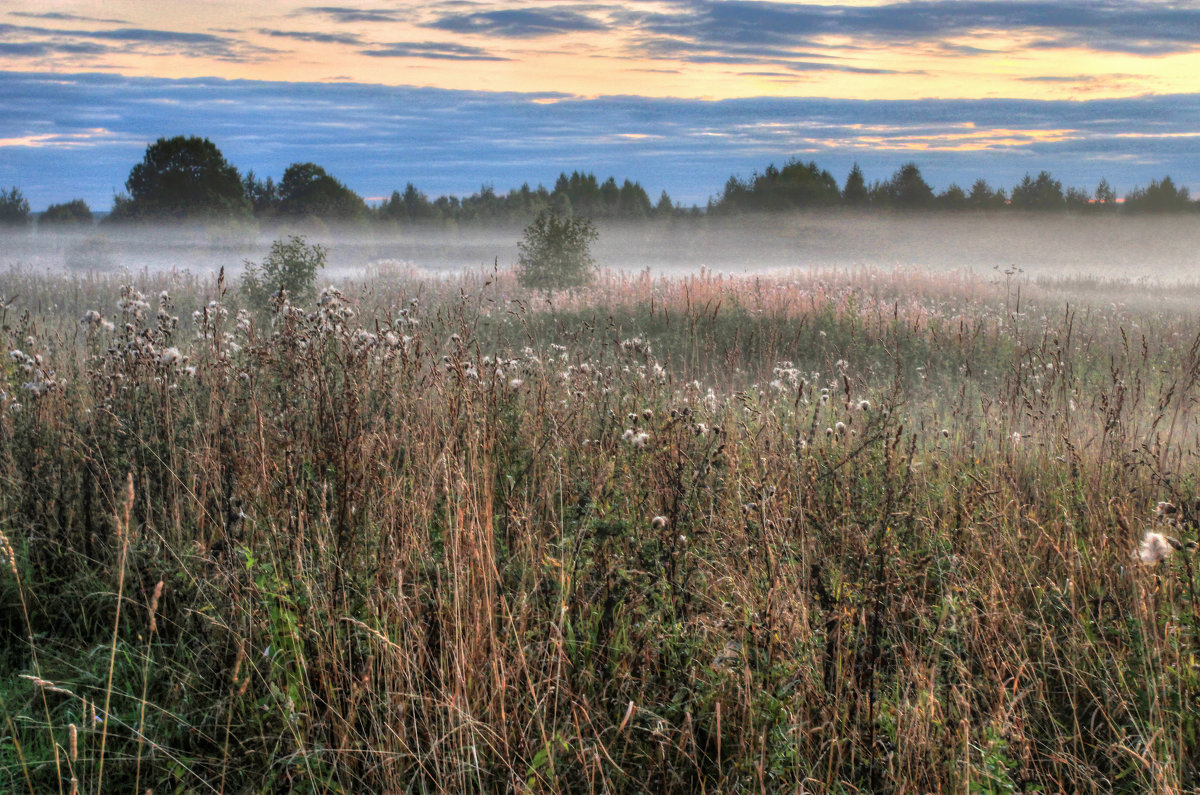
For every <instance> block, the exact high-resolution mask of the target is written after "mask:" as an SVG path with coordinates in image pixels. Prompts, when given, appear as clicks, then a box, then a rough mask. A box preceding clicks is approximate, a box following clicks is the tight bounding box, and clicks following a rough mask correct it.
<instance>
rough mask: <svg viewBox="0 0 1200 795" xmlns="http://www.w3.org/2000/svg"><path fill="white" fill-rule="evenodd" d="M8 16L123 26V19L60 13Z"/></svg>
mask: <svg viewBox="0 0 1200 795" xmlns="http://www.w3.org/2000/svg"><path fill="white" fill-rule="evenodd" d="M8 13H9V16H14V17H25V18H26V19H50V20H55V21H60V22H103V23H107V24H113V25H124V24H125V20H123V19H105V18H104V17H87V16H82V15H80V14H67V13H64V12H62V11H43V12H41V13H35V12H32V11H9V12H8Z"/></svg>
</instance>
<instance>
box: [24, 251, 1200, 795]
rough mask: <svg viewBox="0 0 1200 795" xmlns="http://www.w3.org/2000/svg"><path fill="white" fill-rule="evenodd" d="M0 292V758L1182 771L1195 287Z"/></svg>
mask: <svg viewBox="0 0 1200 795" xmlns="http://www.w3.org/2000/svg"><path fill="white" fill-rule="evenodd" d="M0 294H2V295H3V296H4V297H5V299H6V300H5V303H4V308H3V310H0V324H2V325H3V332H4V335H5V340H6V345H7V348H6V350H5V352H4V353H5V359H4V364H3V368H4V369H3V373H4V381H5V383H4V384H3V386H2V387H0V389H2V390H3V397H2V398H0V531H2V532H3V538H4V540H3V542H2V543H0V546H2V547H4V563H5V566H4V568H3V571H2V572H0V621H2V622H3V631H4V632H5V635H6V638H5V643H3V644H2V645H0V649H3V650H4V651H3V652H2V653H0V705H2V710H3V721H4V723H3V725H2V726H0V786H3V788H4V789H5V790H6V791H13V792H18V791H27V792H48V791H64V792H66V791H75V790H76V789H78V791H83V792H97V791H139V792H140V791H144V790H146V789H153V790H154V791H155V792H168V791H196V792H204V791H218V792H226V791H228V792H238V791H283V790H296V791H319V792H365V791H390V792H400V791H413V792H418V791H423V792H434V791H442V792H483V791H535V792H537V791H602V790H603V791H631V792H641V791H664V792H696V791H709V792H715V791H731V790H746V791H749V790H754V791H788V792H792V791H805V792H888V791H896V792H899V791H905V792H931V791H958V792H961V791H968V790H970V791H980V792H1018V791H1035V790H1040V791H1045V792H1059V791H1075V792H1112V791H1118V792H1147V791H1154V792H1172V791H1175V792H1178V791H1184V790H1192V789H1195V788H1197V787H1200V774H1197V772H1196V771H1197V770H1198V769H1200V766H1198V764H1197V762H1198V761H1200V759H1198V757H1200V738H1198V736H1197V732H1198V730H1200V709H1197V707H1198V706H1200V705H1198V704H1197V693H1198V688H1200V681H1198V679H1197V673H1198V672H1197V667H1196V666H1197V664H1196V653H1197V651H1198V644H1200V635H1198V634H1197V631H1198V630H1200V623H1198V621H1200V619H1198V617H1197V612H1196V610H1197V605H1196V578H1195V572H1194V568H1193V560H1192V553H1191V549H1190V547H1189V546H1188V542H1189V541H1190V540H1191V539H1193V537H1194V536H1195V530H1194V527H1193V526H1192V524H1191V517H1192V515H1193V513H1194V511H1193V506H1195V505H1196V502H1195V498H1196V496H1197V494H1196V491H1197V484H1196V472H1197V460H1196V459H1197V452H1198V450H1200V438H1198V435H1197V432H1196V425H1195V421H1196V400H1197V398H1198V397H1200V338H1197V337H1196V330H1195V327H1194V311H1192V307H1194V305H1195V300H1196V299H1197V298H1200V288H1194V287H1188V286H1182V287H1181V286H1173V287H1171V288H1169V289H1168V288H1166V287H1163V288H1156V287H1154V286H1146V285H1142V286H1140V287H1138V288H1137V289H1135V288H1134V287H1133V286H1132V285H1129V284H1110V283H1103V282H1095V281H1093V282H1088V281H1077V282H1071V283H1067V282H1055V283H1032V282H1031V281H1030V280H1027V279H1024V278H1023V276H1022V274H1020V273H1016V272H1009V273H1006V274H996V275H995V277H994V278H990V279H988V278H982V277H978V276H971V275H967V274H958V275H949V276H948V275H946V274H925V273H919V272H894V273H891V272H887V273H885V272H868V271H855V272H836V273H835V272H830V273H816V274H813V273H804V274H793V275H789V276H785V277H778V278H770V279H768V278H742V279H728V278H721V277H718V276H713V275H711V274H700V275H698V276H694V277H689V278H680V279H674V280H659V279H655V278H652V277H650V276H649V275H643V276H640V277H623V276H616V275H613V276H609V277H607V278H605V279H602V280H601V281H600V282H599V283H597V284H595V285H593V286H592V287H590V288H587V289H586V290H585V291H581V292H576V293H573V294H559V295H556V296H553V297H552V298H549V299H547V298H546V297H544V296H543V295H542V294H540V293H536V292H527V291H525V290H522V289H521V288H520V287H519V286H518V285H517V284H516V279H515V277H514V276H513V275H512V274H510V273H504V272H500V273H485V274H478V275H472V276H466V277H461V278H458V277H456V278H455V279H449V280H443V281H428V280H424V281H423V280H418V279H415V278H413V277H411V276H409V275H406V274H403V273H379V274H374V275H373V276H371V277H370V278H367V279H365V280H363V281H361V282H359V283H354V284H351V283H345V284H340V285H338V288H337V289H334V288H329V289H326V290H325V291H324V292H323V293H322V294H321V296H320V297H319V298H317V299H316V300H311V301H309V302H306V303H305V304H304V305H302V306H293V305H292V304H291V303H289V302H288V301H286V300H281V299H282V297H279V296H277V297H276V300H275V305H274V308H273V309H272V310H269V311H264V310H254V311H247V310H246V309H245V308H239V307H238V306H237V302H236V300H235V295H234V293H233V291H232V290H230V291H227V290H226V284H225V282H224V281H213V280H209V279H200V278H193V277H189V276H187V275H186V274H167V275H160V274H141V275H139V276H137V277H136V278H135V277H126V278H125V279H122V280H117V279H115V278H109V277H100V276H88V277H85V276H72V277H63V276H47V275H41V274H33V273H27V272H10V273H8V274H6V275H4V276H3V277H2V278H0ZM1160 502H1166V503H1170V505H1162V506H1159V503H1160ZM1156 510H1157V513H1158V515H1157V516H1156ZM1168 522H1170V523H1172V525H1173V526H1170V525H1168V524H1167V523H1168ZM1157 532H1161V533H1163V534H1165V535H1167V536H1172V537H1173V538H1171V539H1167V538H1165V537H1164V538H1160V537H1158V536H1155V535H1149V536H1147V533H1157ZM1144 538H1145V539H1146V542H1145V544H1144V545H1143V539H1144ZM1172 541H1175V542H1176V543H1175V544H1172V543H1171V542H1172ZM1139 545H1142V548H1141V553H1142V556H1141V557H1139V556H1138V551H1139ZM1176 546H1178V550H1177V549H1176Z"/></svg>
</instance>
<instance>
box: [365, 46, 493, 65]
mask: <svg viewBox="0 0 1200 795" xmlns="http://www.w3.org/2000/svg"><path fill="white" fill-rule="evenodd" d="M359 52H361V53H362V54H363V55H369V56H371V57H372V58H433V59H437V60H447V61H507V60H508V59H507V58H502V57H500V56H498V55H491V54H489V53H488V52H487V51H486V50H482V49H480V48H479V47H470V46H468V45H465V44H453V43H450V42H437V41H419V42H418V41H396V42H391V43H389V44H381V45H378V46H375V47H371V48H370V49H364V50H359Z"/></svg>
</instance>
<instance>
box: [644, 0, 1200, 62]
mask: <svg viewBox="0 0 1200 795" xmlns="http://www.w3.org/2000/svg"><path fill="white" fill-rule="evenodd" d="M626 19H627V24H628V25H629V26H630V27H631V28H632V29H634V30H636V31H637V32H638V33H639V34H640V36H641V37H642V38H641V46H642V48H643V50H644V51H646V52H647V53H648V54H650V55H655V54H656V53H662V52H666V51H671V50H672V49H675V50H676V51H677V52H678V51H681V49H682V47H683V46H685V45H690V46H691V47H693V48H701V49H710V50H715V51H722V52H724V51H728V50H729V49H730V48H736V49H737V51H739V52H740V53H742V54H750V53H754V52H759V53H762V54H763V55H764V56H766V57H771V56H777V55H778V54H779V51H780V48H784V49H805V48H807V49H813V48H817V47H821V46H822V45H823V44H827V43H828V42H830V41H831V40H834V39H849V40H853V41H859V42H870V43H875V44H898V43H916V42H931V41H939V40H942V39H947V38H953V37H962V36H974V35H979V36H983V35H986V36H993V35H996V34H999V35H1014V34H1016V35H1023V36H1028V37H1032V38H1033V39H1034V41H1033V43H1032V44H1033V46H1036V47H1040V48H1051V47H1055V48H1068V47H1082V48H1089V49H1093V50H1099V51H1106V52H1126V53H1134V54H1140V55H1161V54H1167V53H1178V52H1195V51H1197V50H1198V49H1200V37H1198V36H1197V35H1196V31H1197V30H1200V9H1197V8H1195V7H1193V6H1191V5H1183V4H1164V3H1159V2H1150V1H1149V0H1060V1H1058V2H1055V1H1054V0H1049V1H1046V2H994V1H993V0H984V1H983V2H974V1H972V0H967V1H966V2H964V1H962V0H914V2H903V3H888V4H884V5H874V6H851V5H833V4H830V5H810V4H800V3H774V2H761V1H759V0H699V2H687V3H678V4H676V7H675V10H674V11H673V12H672V13H669V14H664V13H649V12H646V13H639V12H637V11H633V12H630V13H629V14H627V16H626ZM965 46H968V47H969V46H970V44H967V45H965Z"/></svg>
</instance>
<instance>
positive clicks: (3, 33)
mask: <svg viewBox="0 0 1200 795" xmlns="http://www.w3.org/2000/svg"><path fill="white" fill-rule="evenodd" d="M0 37H4V38H6V39H23V41H8V42H5V43H4V44H6V45H8V46H7V49H6V51H7V52H8V53H9V54H12V55H49V54H71V55H99V54H107V53H114V52H118V51H123V52H129V51H131V50H132V51H137V52H141V53H145V54H162V53H163V52H168V53H170V54H176V55H186V56H189V57H193V58H206V59H208V58H215V59H217V60H225V61H244V60H250V59H252V58H255V57H260V56H263V55H268V54H271V53H273V52H276V51H275V50H271V49H269V48H266V47H261V46H255V45H251V44H248V43H246V42H244V41H241V40H240V39H238V38H236V37H232V36H216V35H213V34H211V33H191V32H185V31H174V30H158V29H153V28H114V29H111V30H87V29H76V28H47V27H38V26H32V25H8V24H2V23H0ZM109 41H112V42H120V43H122V44H123V45H124V46H123V47H121V48H120V49H119V50H118V49H117V48H114V47H106V46H102V45H99V44H96V42H109Z"/></svg>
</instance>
